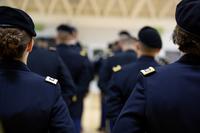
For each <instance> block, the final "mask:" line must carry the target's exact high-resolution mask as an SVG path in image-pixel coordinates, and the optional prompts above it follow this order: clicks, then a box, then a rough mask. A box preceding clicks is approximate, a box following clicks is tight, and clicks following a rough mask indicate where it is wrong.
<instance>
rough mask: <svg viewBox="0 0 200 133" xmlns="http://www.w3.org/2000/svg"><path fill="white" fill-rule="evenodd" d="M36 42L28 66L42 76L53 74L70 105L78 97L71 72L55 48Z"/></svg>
mask: <svg viewBox="0 0 200 133" xmlns="http://www.w3.org/2000/svg"><path fill="white" fill-rule="evenodd" d="M40 46H41V45H39V46H38V44H36V45H35V46H34V47H33V50H32V52H31V53H30V55H29V58H28V66H29V68H30V69H31V71H32V72H35V73H37V74H39V75H41V76H45V77H46V76H51V77H52V78H56V79H58V82H59V83H60V86H61V91H62V96H63V98H64V100H65V102H66V103H67V105H70V103H71V102H73V101H72V99H73V98H74V97H76V86H75V84H74V81H73V79H72V77H71V74H70V72H69V70H68V68H67V66H65V64H64V62H63V61H62V59H61V58H60V56H59V55H58V53H57V51H56V49H55V48H49V50H48V49H44V47H42V48H40Z"/></svg>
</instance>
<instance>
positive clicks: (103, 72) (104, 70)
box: [98, 60, 112, 94]
mask: <svg viewBox="0 0 200 133" xmlns="http://www.w3.org/2000/svg"><path fill="white" fill-rule="evenodd" d="M109 69H110V68H109V64H108V61H107V60H104V61H103V63H102V67H101V68H100V72H99V81H98V86H99V88H100V89H101V91H102V92H103V93H105V94H106V93H107V87H108V84H109V81H110V78H111V75H112V74H111V72H110V70H109Z"/></svg>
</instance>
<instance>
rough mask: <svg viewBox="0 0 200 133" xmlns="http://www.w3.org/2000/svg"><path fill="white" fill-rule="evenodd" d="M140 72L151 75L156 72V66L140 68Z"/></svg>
mask: <svg viewBox="0 0 200 133" xmlns="http://www.w3.org/2000/svg"><path fill="white" fill-rule="evenodd" d="M140 72H141V73H142V75H143V76H149V75H151V74H153V73H155V72H156V69H155V68H154V67H149V68H147V69H144V70H140Z"/></svg>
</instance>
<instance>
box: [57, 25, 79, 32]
mask: <svg viewBox="0 0 200 133" xmlns="http://www.w3.org/2000/svg"><path fill="white" fill-rule="evenodd" d="M74 30H75V29H74V27H72V26H70V25H66V24H61V25H59V26H58V27H57V31H62V32H68V33H73V32H74Z"/></svg>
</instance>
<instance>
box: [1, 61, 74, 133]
mask: <svg viewBox="0 0 200 133" xmlns="http://www.w3.org/2000/svg"><path fill="white" fill-rule="evenodd" d="M0 82H1V84H0V107H1V108H0V121H1V123H2V125H3V128H4V131H5V133H74V126H73V123H72V120H71V118H70V116H69V113H68V110H67V106H66V104H65V102H64V100H63V98H62V97H61V94H60V88H59V86H58V85H55V84H52V83H50V82H47V81H45V79H44V78H43V77H40V76H39V75H37V74H34V73H32V72H30V70H29V69H28V67H27V66H26V65H25V64H23V63H21V62H19V61H14V60H12V61H3V60H1V61H0Z"/></svg>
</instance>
